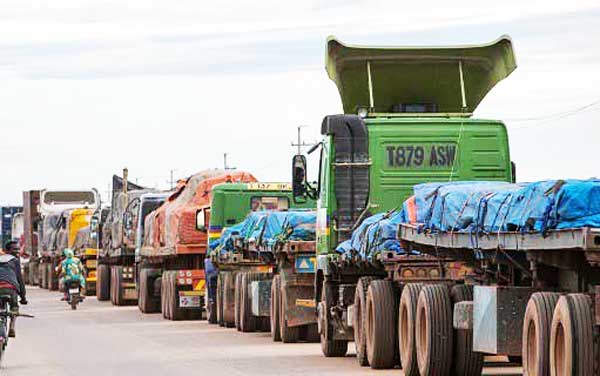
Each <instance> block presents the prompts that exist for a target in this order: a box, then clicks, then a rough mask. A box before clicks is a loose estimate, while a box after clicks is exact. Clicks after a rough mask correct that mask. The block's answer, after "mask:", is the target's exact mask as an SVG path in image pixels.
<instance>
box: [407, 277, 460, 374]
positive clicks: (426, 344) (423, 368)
mask: <svg viewBox="0 0 600 376" xmlns="http://www.w3.org/2000/svg"><path fill="white" fill-rule="evenodd" d="M415 333H416V345H417V364H418V365H419V373H420V374H421V375H422V376H447V375H450V372H451V368H452V346H453V328H452V301H451V299H450V293H449V291H448V287H447V286H446V285H442V284H437V285H426V286H423V288H422V289H421V292H420V294H419V301H418V303H417V320H416V327H415Z"/></svg>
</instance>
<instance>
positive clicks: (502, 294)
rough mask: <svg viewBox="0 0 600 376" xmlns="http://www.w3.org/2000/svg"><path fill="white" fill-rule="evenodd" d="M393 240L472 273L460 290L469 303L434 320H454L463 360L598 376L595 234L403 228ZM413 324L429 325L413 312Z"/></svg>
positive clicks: (599, 261) (599, 247) (599, 267)
mask: <svg viewBox="0 0 600 376" xmlns="http://www.w3.org/2000/svg"><path fill="white" fill-rule="evenodd" d="M398 239H399V240H400V241H401V242H402V244H403V247H405V248H406V249H411V250H415V251H419V252H422V253H423V254H428V255H442V256H445V257H452V258H454V259H457V260H461V261H462V262H465V263H466V264H468V265H469V266H471V267H472V268H473V270H474V272H475V274H474V275H473V278H470V279H469V280H470V281H469V285H463V286H465V287H466V288H469V289H471V290H472V296H471V299H466V300H465V301H463V302H460V303H459V304H454V307H453V310H452V311H448V312H446V315H445V317H442V316H444V315H439V316H438V317H437V318H436V319H438V320H446V321H447V322H452V324H453V327H454V329H455V333H456V332H459V333H461V332H462V333H469V334H468V336H469V337H472V351H473V353H472V354H471V355H468V354H467V356H468V357H470V358H474V357H479V356H481V355H482V354H493V355H508V356H510V357H522V361H523V369H524V374H529V375H549V374H553V375H597V374H598V372H599V368H598V366H599V362H600V358H599V357H598V354H599V352H598V351H600V347H599V343H600V342H599V340H600V336H599V333H600V229H599V228H590V227H583V228H574V229H561V230H550V231H546V232H544V233H540V232H518V231H515V232H508V231H501V232H495V233H464V232H443V233H431V232H426V231H423V230H422V229H421V228H420V227H419V226H418V225H412V224H401V225H400V226H399V228H398ZM450 280H451V283H450V284H446V285H445V287H444V285H436V286H432V287H431V288H437V289H439V290H443V289H444V288H446V289H447V288H448V287H450V288H452V286H456V283H457V280H455V279H454V278H450ZM459 283H462V282H459ZM435 303H436V302H434V304H432V309H436V304H435ZM437 303H438V305H439V303H441V301H438V302H437ZM414 321H415V322H414V324H413V325H414V326H415V327H417V328H420V327H424V326H426V325H427V322H426V321H427V320H426V319H425V317H424V316H423V315H419V314H418V313H417V314H416V316H415V320H414ZM437 344H438V345H440V344H439V343H437ZM438 348H443V346H441V345H440V346H438ZM417 349H419V345H417ZM421 349H423V348H422V347H421Z"/></svg>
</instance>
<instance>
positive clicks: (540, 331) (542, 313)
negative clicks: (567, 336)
mask: <svg viewBox="0 0 600 376" xmlns="http://www.w3.org/2000/svg"><path fill="white" fill-rule="evenodd" d="M559 297H560V294H558V293H554V292H536V293H534V294H532V295H531V297H530V298H529V301H528V302H527V308H526V309H525V317H524V319H523V337H522V338H523V339H522V340H523V343H522V351H523V358H522V362H523V376H550V368H549V367H550V325H551V324H552V316H553V315H554V308H555V307H556V303H557V302H558V298H559ZM510 358H512V357H509V360H510V361H512V359H510Z"/></svg>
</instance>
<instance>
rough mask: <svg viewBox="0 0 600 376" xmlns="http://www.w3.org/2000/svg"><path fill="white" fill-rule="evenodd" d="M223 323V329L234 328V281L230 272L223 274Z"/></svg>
mask: <svg viewBox="0 0 600 376" xmlns="http://www.w3.org/2000/svg"><path fill="white" fill-rule="evenodd" d="M223 277H224V278H223V322H224V324H225V327H227V328H233V327H234V326H235V296H234V295H235V294H232V291H234V289H235V285H234V283H235V279H234V274H233V273H232V272H224V273H223Z"/></svg>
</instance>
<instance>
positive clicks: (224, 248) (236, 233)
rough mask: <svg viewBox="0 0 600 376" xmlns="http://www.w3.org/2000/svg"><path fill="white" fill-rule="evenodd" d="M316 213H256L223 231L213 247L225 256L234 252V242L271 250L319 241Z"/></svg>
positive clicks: (213, 243) (307, 211) (296, 211)
mask: <svg viewBox="0 0 600 376" xmlns="http://www.w3.org/2000/svg"><path fill="white" fill-rule="evenodd" d="M316 218H317V217H316V212H315V211H310V210H292V211H261V212H253V213H251V214H249V215H248V217H246V219H245V220H244V221H242V222H240V223H238V224H236V225H234V226H231V227H228V228H226V229H225V230H223V233H222V234H221V237H220V238H219V239H217V240H214V241H213V242H212V243H211V245H210V247H211V250H215V251H217V252H219V253H221V254H223V253H226V252H230V251H233V250H234V240H235V239H237V240H241V241H242V242H244V243H246V244H247V243H249V242H253V243H255V244H257V245H261V246H264V247H266V249H269V248H270V247H273V246H275V245H276V244H278V243H283V242H286V241H290V240H304V241H311V240H315V229H316Z"/></svg>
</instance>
